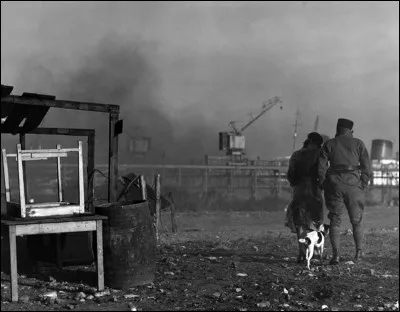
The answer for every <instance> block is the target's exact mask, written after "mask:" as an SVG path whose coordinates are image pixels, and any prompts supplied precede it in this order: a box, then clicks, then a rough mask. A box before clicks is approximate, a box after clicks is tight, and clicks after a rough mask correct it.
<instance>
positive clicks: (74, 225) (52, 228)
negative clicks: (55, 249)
mask: <svg viewBox="0 0 400 312" xmlns="http://www.w3.org/2000/svg"><path fill="white" fill-rule="evenodd" d="M96 222H97V221H82V222H63V223H43V224H25V225H18V226H17V227H16V228H17V230H16V235H17V236H21V235H36V234H56V233H73V232H88V231H96ZM100 222H101V221H100Z"/></svg>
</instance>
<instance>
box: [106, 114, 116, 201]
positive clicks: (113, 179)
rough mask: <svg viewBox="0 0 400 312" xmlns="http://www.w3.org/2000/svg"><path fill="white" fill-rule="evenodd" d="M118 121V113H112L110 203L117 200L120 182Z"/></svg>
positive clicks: (110, 129) (109, 130) (110, 124)
mask: <svg viewBox="0 0 400 312" xmlns="http://www.w3.org/2000/svg"><path fill="white" fill-rule="evenodd" d="M117 121H118V113H115V112H111V113H110V118H109V128H108V144H109V150H108V181H109V184H108V202H110V203H113V202H115V201H116V200H117V186H118V185H117V181H118V135H115V124H116V123H117Z"/></svg>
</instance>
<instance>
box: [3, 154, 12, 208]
mask: <svg viewBox="0 0 400 312" xmlns="http://www.w3.org/2000/svg"><path fill="white" fill-rule="evenodd" d="M1 153H2V156H3V157H2V158H3V174H4V188H5V191H6V203H9V202H10V201H11V190H10V173H9V172H8V161H7V153H6V149H5V148H3V149H2V150H1Z"/></svg>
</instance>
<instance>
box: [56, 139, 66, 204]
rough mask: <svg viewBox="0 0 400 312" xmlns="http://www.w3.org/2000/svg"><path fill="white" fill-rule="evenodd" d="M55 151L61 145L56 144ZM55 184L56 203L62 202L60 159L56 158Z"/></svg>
mask: <svg viewBox="0 0 400 312" xmlns="http://www.w3.org/2000/svg"><path fill="white" fill-rule="evenodd" d="M57 149H58V150H60V149H61V145H60V144H57ZM57 182H58V201H59V202H62V201H63V200H64V199H63V190H62V175H61V157H57Z"/></svg>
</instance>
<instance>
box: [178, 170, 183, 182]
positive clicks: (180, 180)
mask: <svg viewBox="0 0 400 312" xmlns="http://www.w3.org/2000/svg"><path fill="white" fill-rule="evenodd" d="M178 185H179V186H182V168H178Z"/></svg>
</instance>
